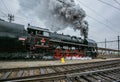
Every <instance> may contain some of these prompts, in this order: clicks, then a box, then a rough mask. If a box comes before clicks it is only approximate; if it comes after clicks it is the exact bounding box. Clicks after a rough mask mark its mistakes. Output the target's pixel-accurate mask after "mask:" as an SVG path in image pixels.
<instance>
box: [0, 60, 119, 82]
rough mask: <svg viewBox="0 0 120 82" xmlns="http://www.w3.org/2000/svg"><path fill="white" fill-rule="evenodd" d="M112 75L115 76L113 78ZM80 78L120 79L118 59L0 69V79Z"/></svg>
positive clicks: (77, 81) (64, 81)
mask: <svg viewBox="0 0 120 82" xmlns="http://www.w3.org/2000/svg"><path fill="white" fill-rule="evenodd" d="M116 70H117V71H116ZM112 73H113V74H112ZM107 74H111V76H110V77H107ZM117 75H118V76H117ZM104 76H106V78H103V77H104ZM113 76H115V77H114V78H113ZM98 78H99V79H98ZM111 78H112V79H111ZM108 79H109V80H108ZM81 80H85V82H107V81H106V80H108V82H110V80H111V81H112V80H113V81H118V80H120V60H113V61H104V62H94V63H83V64H69V65H54V66H41V67H25V68H12V69H0V81H12V82H16V81H19V82H24V81H29V82H30V81H31V82H33V81H38V82H40V81H43V82H47V81H48V82H56V81H58V82H84V81H81ZM90 80H91V81H90ZM92 80H94V81H92ZM95 80H96V81H95ZM104 80H105V81H104Z"/></svg>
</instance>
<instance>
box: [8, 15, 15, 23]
mask: <svg viewBox="0 0 120 82" xmlns="http://www.w3.org/2000/svg"><path fill="white" fill-rule="evenodd" d="M8 21H9V22H10V23H11V22H12V21H14V15H12V14H8Z"/></svg>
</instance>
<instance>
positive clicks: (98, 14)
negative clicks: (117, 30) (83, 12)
mask: <svg viewBox="0 0 120 82" xmlns="http://www.w3.org/2000/svg"><path fill="white" fill-rule="evenodd" d="M78 1H79V3H81V4H82V5H83V6H85V7H86V8H87V9H89V10H90V11H92V12H93V13H95V14H96V15H97V16H99V17H101V18H103V19H104V20H106V21H107V22H108V23H109V24H110V25H112V23H111V22H110V21H109V20H107V19H106V18H104V17H103V16H102V15H101V14H100V13H98V12H96V11H95V10H94V9H92V8H90V7H88V6H87V5H85V4H84V3H83V2H81V1H80V0H78ZM112 26H115V25H112Z"/></svg>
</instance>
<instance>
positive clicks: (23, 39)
mask: <svg viewBox="0 0 120 82" xmlns="http://www.w3.org/2000/svg"><path fill="white" fill-rule="evenodd" d="M18 40H20V41H25V40H26V39H25V38H22V37H20V38H19V39H18Z"/></svg>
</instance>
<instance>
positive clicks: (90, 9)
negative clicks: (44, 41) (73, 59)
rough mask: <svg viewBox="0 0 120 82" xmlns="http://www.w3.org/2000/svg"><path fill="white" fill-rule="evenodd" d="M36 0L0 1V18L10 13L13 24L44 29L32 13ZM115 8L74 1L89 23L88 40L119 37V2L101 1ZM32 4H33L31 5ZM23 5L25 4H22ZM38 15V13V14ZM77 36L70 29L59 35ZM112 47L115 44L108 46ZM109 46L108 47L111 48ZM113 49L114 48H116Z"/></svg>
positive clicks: (92, 1)
mask: <svg viewBox="0 0 120 82" xmlns="http://www.w3.org/2000/svg"><path fill="white" fill-rule="evenodd" d="M35 1H36V0H0V18H3V19H5V20H7V17H6V15H7V14H8V13H12V14H14V15H15V22H17V23H21V24H24V25H27V23H31V24H32V25H34V26H40V27H43V28H45V26H44V24H42V20H40V19H39V18H38V17H37V16H36V15H35V12H33V11H34V10H32V9H33V6H31V5H32V4H36V5H37V4H39V3H36V2H35ZM102 1H104V2H107V3H109V4H111V5H112V6H115V7H117V8H118V9H115V8H113V7H111V6H108V5H106V4H103V3H102V2H100V1H98V0H76V3H77V4H79V5H80V7H81V8H83V9H84V10H85V12H86V14H87V17H86V18H85V19H86V20H87V21H88V23H89V38H91V39H94V40H95V41H97V42H100V41H104V40H105V38H106V39H107V40H117V36H118V35H120V4H119V3H120V0H117V1H118V3H116V2H115V0H102ZM33 2H34V3H33ZM22 3H25V4H22ZM38 14H39V13H38ZM62 32H63V33H64V34H69V35H75V36H79V35H80V34H79V31H76V32H75V31H74V30H73V29H72V28H66V29H64V30H61V31H60V33H62ZM110 45H111V46H112V47H113V46H114V45H116V47H117V44H116V43H115V44H110ZM110 45H109V47H111V46H110ZM116 47H115V48H116Z"/></svg>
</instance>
